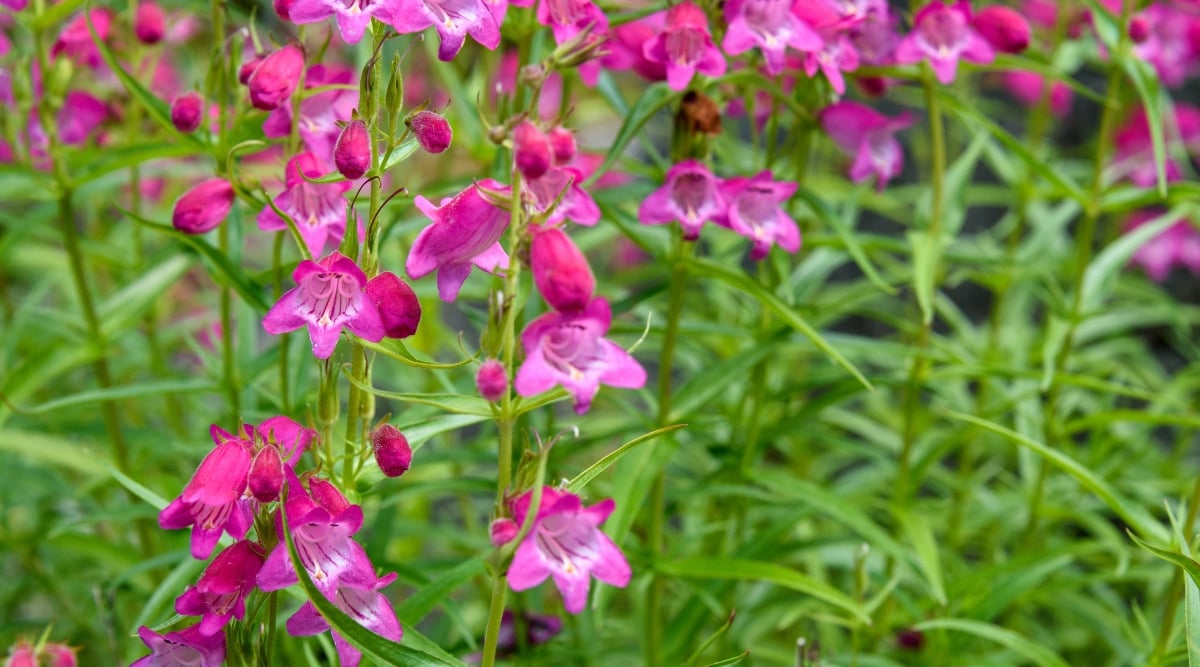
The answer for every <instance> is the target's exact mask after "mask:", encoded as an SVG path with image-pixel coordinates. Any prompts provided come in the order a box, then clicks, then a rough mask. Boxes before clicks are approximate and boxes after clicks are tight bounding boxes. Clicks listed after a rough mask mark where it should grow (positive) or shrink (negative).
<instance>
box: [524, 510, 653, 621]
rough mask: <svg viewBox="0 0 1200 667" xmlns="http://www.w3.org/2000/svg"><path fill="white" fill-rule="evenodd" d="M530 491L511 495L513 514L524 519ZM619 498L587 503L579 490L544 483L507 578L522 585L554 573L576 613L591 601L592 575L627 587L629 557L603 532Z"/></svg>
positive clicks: (528, 585) (569, 607) (569, 608)
mask: <svg viewBox="0 0 1200 667" xmlns="http://www.w3.org/2000/svg"><path fill="white" fill-rule="evenodd" d="M532 497H533V492H532V491H527V492H525V494H524V495H522V496H521V497H520V498H517V499H516V500H515V501H513V507H512V509H513V518H514V519H515V520H516V522H517V523H518V524H523V523H524V522H525V517H526V514H528V512H529V503H530V501H531V499H532ZM615 507H616V504H615V503H614V502H613V500H612V499H611V498H609V499H606V500H603V501H601V502H599V503H596V504H595V505H592V506H591V507H584V506H583V502H582V501H581V500H580V499H579V496H577V495H575V494H573V493H570V492H568V491H562V490H559V489H554V488H550V487H543V488H542V501H541V504H540V505H539V506H538V513H537V516H536V517H534V519H533V526H532V527H531V529H530V531H529V534H528V535H526V537H525V541H523V542H521V545H520V546H518V547H517V551H516V553H515V554H514V555H513V559H512V565H510V566H509V568H508V584H509V585H510V586H512V589H513V590H514V591H524V590H528V589H530V588H533V587H534V586H537V585H538V584H540V583H542V582H543V581H545V580H546V578H547V577H554V585H555V586H557V587H558V591H559V593H561V594H562V597H563V606H564V607H566V609H567V611H569V612H570V613H572V614H578V613H579V612H581V611H583V608H584V607H585V606H587V596H588V588H589V587H590V585H591V578H592V577H595V578H596V579H597V580H599V581H602V582H604V583H606V584H611V585H613V586H617V587H620V588H624V587H625V586H626V585H627V584H628V583H629V578H630V576H631V572H630V570H629V563H628V562H626V560H625V555H624V554H622V553H621V549H620V548H619V547H617V545H616V544H614V543H613V541H612V540H611V539H609V538H608V536H607V535H605V534H604V533H602V532H600V524H602V523H604V522H605V521H607V520H608V517H609V515H610V514H612V512H613V509H615Z"/></svg>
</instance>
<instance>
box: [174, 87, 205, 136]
mask: <svg viewBox="0 0 1200 667" xmlns="http://www.w3.org/2000/svg"><path fill="white" fill-rule="evenodd" d="M203 117H204V98H203V97H200V93H197V92H196V91H194V90H193V91H189V92H186V93H184V94H182V95H180V96H179V97H176V98H175V99H174V100H173V101H172V102H171V124H172V125H174V126H175V129H176V130H179V131H180V132H183V133H191V132H195V131H196V130H197V129H198V128H199V127H200V121H201V120H202V119H203Z"/></svg>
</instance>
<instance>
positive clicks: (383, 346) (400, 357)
mask: <svg viewBox="0 0 1200 667" xmlns="http://www.w3.org/2000/svg"><path fill="white" fill-rule="evenodd" d="M358 342H359V344H360V345H362V346H363V347H365V348H366V349H368V350H373V351H375V352H378V353H380V354H382V355H384V356H385V357H388V358H390V359H394V360H396V361H399V362H400V363H402V364H404V365H406V366H415V367H416V368H427V369H447V368H458V367H459V366H466V365H467V364H469V363H471V362H472V361H475V357H468V358H466V359H463V360H462V361H455V362H454V363H449V364H439V363H437V362H433V361H421V360H420V359H417V358H415V357H413V356H412V353H411V352H409V351H408V347H407V346H405V345H404V343H403V342H401V341H399V340H396V339H395V338H384V339H383V340H382V341H380V342H378V343H372V342H371V341H369V340H363V339H361V338H359V339H358Z"/></svg>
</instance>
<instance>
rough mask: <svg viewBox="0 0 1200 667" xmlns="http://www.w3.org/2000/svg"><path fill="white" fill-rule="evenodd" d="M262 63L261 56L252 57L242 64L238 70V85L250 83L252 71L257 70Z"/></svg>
mask: <svg viewBox="0 0 1200 667" xmlns="http://www.w3.org/2000/svg"><path fill="white" fill-rule="evenodd" d="M262 61H263V58H262V56H254V57H253V58H251V59H250V60H247V61H246V62H244V63H242V66H241V67H239V68H238V83H240V84H242V85H243V86H244V85H246V84H248V83H250V76H251V75H253V74H254V70H256V69H258V66H259V65H261V64H262Z"/></svg>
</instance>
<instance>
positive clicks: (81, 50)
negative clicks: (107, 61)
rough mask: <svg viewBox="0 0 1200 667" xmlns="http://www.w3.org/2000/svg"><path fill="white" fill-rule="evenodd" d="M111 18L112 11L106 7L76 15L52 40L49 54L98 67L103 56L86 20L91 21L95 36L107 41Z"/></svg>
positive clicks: (112, 15) (87, 65) (110, 28)
mask: <svg viewBox="0 0 1200 667" xmlns="http://www.w3.org/2000/svg"><path fill="white" fill-rule="evenodd" d="M113 18H115V15H114V14H113V11H112V10H111V9H109V8H107V7H97V8H95V9H90V10H88V11H86V12H84V13H83V14H80V15H78V16H76V17H75V18H74V19H72V20H71V22H70V23H67V25H66V26H64V27H63V30H62V32H60V33H59V34H58V39H56V40H54V45H53V46H51V47H50V55H51V56H52V57H54V58H57V57H58V56H60V55H64V56H66V57H67V58H70V59H71V60H73V61H75V63H76V64H78V65H82V66H84V67H91V68H96V67H99V66H100V64H101V63H103V62H104V58H102V57H101V56H100V49H99V48H98V47H97V46H96V43H95V42H94V41H92V33H91V30H89V29H88V21H89V20H90V21H91V25H92V28H93V29H95V31H96V37H97V38H99V40H100V41H101V42H107V41H108V37H109V34H110V33H111V32H112V23H113Z"/></svg>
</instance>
